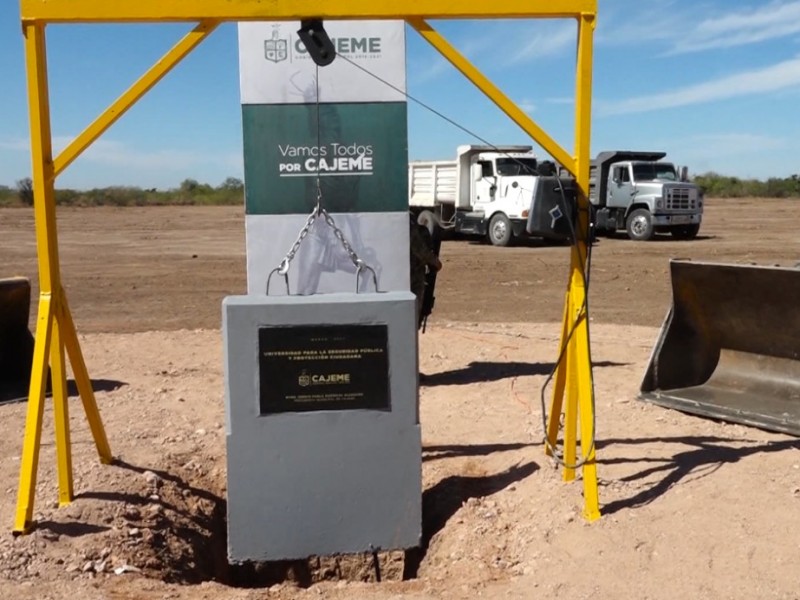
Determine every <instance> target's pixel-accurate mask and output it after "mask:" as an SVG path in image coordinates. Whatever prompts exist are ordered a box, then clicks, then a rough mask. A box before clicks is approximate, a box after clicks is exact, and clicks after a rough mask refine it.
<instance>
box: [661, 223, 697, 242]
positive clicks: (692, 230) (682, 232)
mask: <svg viewBox="0 0 800 600" xmlns="http://www.w3.org/2000/svg"><path fill="white" fill-rule="evenodd" d="M699 231H700V223H694V224H693V225H680V226H678V227H673V228H672V229H670V230H669V232H670V234H672V237H674V238H675V239H676V240H693V239H694V238H696V237H697V233H698V232H699Z"/></svg>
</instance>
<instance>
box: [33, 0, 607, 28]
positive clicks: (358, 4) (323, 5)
mask: <svg viewBox="0 0 800 600" xmlns="http://www.w3.org/2000/svg"><path fill="white" fill-rule="evenodd" d="M20 8H21V14H22V18H23V20H28V19H32V20H41V21H46V22H51V23H52V22H72V23H75V22H97V21H103V22H134V21H138V22H143V21H199V20H201V19H220V20H224V21H270V20H285V19H301V18H307V17H320V18H323V19H404V18H411V17H423V18H425V17H427V18H430V19H453V18H455V19H474V18H484V17H487V16H495V17H498V18H504V19H511V18H526V17H545V18H564V17H577V16H578V15H580V14H581V13H586V12H592V13H594V12H596V11H597V2H596V0H547V1H539V2H536V1H534V0H503V1H502V2H493V3H487V2H485V1H484V0H459V1H458V2H454V1H453V0H406V1H405V2H395V1H390V0H338V1H337V0H328V1H327V2H320V0H268V1H265V0H235V1H232V0H113V2H112V1H109V0H21V2H20Z"/></svg>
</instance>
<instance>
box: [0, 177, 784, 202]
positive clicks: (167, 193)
mask: <svg viewBox="0 0 800 600" xmlns="http://www.w3.org/2000/svg"><path fill="white" fill-rule="evenodd" d="M693 181H694V183H696V184H697V185H699V186H700V187H701V188H702V189H703V191H704V192H705V195H706V197H708V198H745V197H751V198H800V175H792V176H791V177H785V178H779V177H772V178H770V179H767V180H766V181H761V180H759V179H739V178H738V177H728V176H726V175H720V174H718V173H703V174H701V175H695V176H694V179H693ZM56 203H57V204H60V205H64V206H166V205H181V204H183V205H223V204H227V205H237V204H244V184H243V183H242V181H241V180H240V179H237V178H235V177H228V178H227V179H226V180H225V181H223V182H222V183H221V184H220V185H218V186H217V187H212V186H210V185H208V184H206V183H199V182H198V181H196V180H194V179H186V180H184V181H183V183H181V185H180V187H178V188H175V189H171V190H163V191H159V190H155V189H142V188H138V187H122V186H119V187H107V188H97V189H93V190H86V191H79V190H68V189H67V190H56ZM32 204H33V187H32V185H31V180H30V179H29V178H26V179H20V180H19V181H17V183H16V186H15V187H14V188H11V187H9V186H6V185H0V206H31V205H32Z"/></svg>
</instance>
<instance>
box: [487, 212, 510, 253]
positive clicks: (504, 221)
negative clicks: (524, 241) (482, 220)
mask: <svg viewBox="0 0 800 600" xmlns="http://www.w3.org/2000/svg"><path fill="white" fill-rule="evenodd" d="M488 235H489V241H490V242H492V245H493V246H508V245H509V244H510V243H511V240H512V238H513V237H514V231H513V230H512V229H511V221H509V220H508V217H507V216H505V215H504V214H503V213H497V214H496V215H495V216H493V217H492V220H491V221H489V231H488Z"/></svg>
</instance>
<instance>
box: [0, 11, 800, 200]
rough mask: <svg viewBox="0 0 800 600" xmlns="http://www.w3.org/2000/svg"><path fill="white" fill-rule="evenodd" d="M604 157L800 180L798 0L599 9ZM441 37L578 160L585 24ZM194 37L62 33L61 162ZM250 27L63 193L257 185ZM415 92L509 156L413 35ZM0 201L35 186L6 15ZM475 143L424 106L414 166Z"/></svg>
mask: <svg viewBox="0 0 800 600" xmlns="http://www.w3.org/2000/svg"><path fill="white" fill-rule="evenodd" d="M599 10H600V14H599V20H598V27H597V30H596V32H595V65H594V86H593V119H592V151H593V153H596V152H598V151H601V150H608V149H623V148H624V149H642V150H666V151H667V152H668V153H669V157H670V158H671V159H672V160H673V161H674V162H676V163H679V164H686V165H689V167H690V170H691V171H692V172H695V173H697V172H706V171H711V170H713V171H717V172H720V173H724V174H729V175H736V176H739V177H758V178H766V177H770V176H778V177H785V176H788V175H791V174H793V173H799V172H800V115H799V114H798V113H800V111H799V110H798V108H800V0H775V1H772V2H737V3H735V4H733V3H730V2H727V1H723V0H714V1H710V0H709V1H706V2H702V1H701V2H694V1H689V0H674V1H661V2H658V3H655V2H641V1H638V0H599ZM434 25H435V27H437V29H439V31H441V32H442V33H443V34H444V35H445V36H446V37H447V38H448V39H449V40H450V41H451V42H452V43H453V44H454V45H455V46H456V47H458V48H459V49H460V50H461V51H462V52H464V53H465V54H466V55H467V56H468V57H469V58H470V59H472V60H473V61H474V62H475V64H476V65H477V66H478V67H479V68H481V69H482V70H483V71H484V73H486V74H487V75H488V76H489V77H490V78H491V79H492V80H493V81H494V82H495V83H497V84H498V85H499V86H500V87H501V88H502V89H503V90H504V91H505V92H506V93H507V94H508V95H509V96H510V97H511V98H512V99H513V100H515V101H516V102H517V103H518V104H519V105H520V106H521V107H523V109H524V110H526V111H527V112H528V113H529V114H530V115H531V116H532V117H533V118H534V119H535V120H536V121H537V122H538V123H539V124H540V125H542V126H543V127H544V128H545V130H547V131H548V133H550V135H551V136H553V137H554V138H555V139H556V140H557V141H558V142H559V143H561V145H562V146H564V147H565V148H566V149H567V150H568V151H571V150H572V148H573V131H574V130H573V119H574V116H573V115H574V109H573V106H572V97H573V93H574V57H575V34H576V25H575V23H574V21H571V20H552V21H466V22H465V21H460V22H454V21H450V22H437V23H434ZM190 27H191V26H190V25H187V24H170V25H161V24H160V25H124V26H123V25H105V24H103V25H63V26H49V27H48V28H47V43H48V70H49V73H50V95H51V106H52V120H53V137H54V146H55V147H56V148H57V149H58V148H62V147H63V146H64V145H65V144H66V143H67V142H68V141H69V140H70V139H72V138H73V137H74V136H75V135H76V134H78V133H79V132H80V131H81V130H82V129H83V128H84V127H85V126H86V125H87V124H88V123H90V122H91V120H93V119H94V118H95V117H96V116H98V115H99V114H100V112H102V110H104V109H105V108H106V107H107V106H108V104H109V103H111V102H112V101H113V100H114V99H115V98H116V97H117V96H118V95H119V94H120V93H121V92H122V91H124V89H125V88H126V87H127V86H128V85H130V83H132V82H133V81H134V80H135V78H136V77H138V76H139V75H140V74H141V73H142V72H143V71H144V70H145V69H147V68H148V67H149V66H150V65H151V64H152V63H153V62H154V61H155V60H156V59H157V58H158V57H159V56H161V55H162V54H163V53H164V52H165V51H166V50H167V49H168V48H169V47H170V46H171V45H172V44H173V43H174V42H175V41H177V39H179V38H180V37H181V36H182V35H183V33H184V32H185V31H187V30H188V29H190ZM237 52H238V50H237V43H236V25H235V24H225V25H224V26H222V27H221V28H220V29H218V30H217V31H216V32H215V33H214V34H213V35H212V36H211V37H210V38H209V39H208V40H206V41H205V42H204V43H203V44H202V45H201V46H200V47H199V48H198V49H197V50H195V51H194V52H193V53H192V54H190V55H189V56H188V57H187V58H186V59H185V60H184V61H183V62H182V63H181V64H180V65H178V66H177V67H176V69H175V70H173V71H172V72H171V73H170V74H169V75H168V76H167V77H166V78H165V79H164V80H163V81H162V82H161V83H160V84H158V86H156V88H155V89H153V90H152V91H151V92H150V93H149V94H148V95H147V96H145V98H143V99H142V100H141V101H140V102H139V103H137V104H136V105H135V106H134V107H133V109H132V110H131V111H130V112H129V113H128V114H126V115H125V116H124V117H123V118H122V119H121V120H120V121H119V122H118V123H117V124H116V125H114V126H113V127H112V128H111V129H110V130H109V131H108V132H107V133H106V134H105V135H104V136H103V137H102V138H101V139H100V140H98V142H96V143H95V145H94V146H93V147H92V148H90V149H89V150H88V151H87V153H85V154H84V155H82V156H81V157H80V158H79V159H78V160H77V161H76V162H75V163H73V165H72V166H70V167H69V168H68V169H67V170H66V171H65V172H64V174H63V175H61V176H60V177H59V179H58V181H57V186H58V187H73V188H79V189H85V188H90V187H102V186H107V185H135V186H141V187H146V188H150V187H157V188H159V189H165V188H170V187H176V186H178V185H179V184H180V182H181V181H182V180H184V179H186V178H193V179H197V180H199V181H201V182H205V183H210V184H212V185H218V184H219V183H221V182H222V181H223V180H224V179H225V178H226V177H228V176H234V177H242V172H243V168H242V149H241V143H242V132H241V110H240V103H239V83H238V57H237ZM407 61H408V91H409V93H410V94H411V95H412V96H414V97H416V98H419V99H420V100H422V101H424V102H425V103H427V104H429V105H431V106H432V107H434V108H436V109H437V110H438V111H440V112H442V113H444V114H446V115H448V116H449V117H451V118H453V119H454V120H456V121H458V122H460V123H462V124H463V125H465V126H466V127H467V128H468V129H470V130H472V131H474V132H476V133H477V134H479V135H480V136H481V137H483V138H485V139H487V140H489V141H490V142H492V143H495V144H504V143H526V142H527V139H526V136H525V134H524V133H523V132H521V131H520V130H519V129H518V128H517V127H516V125H514V124H513V123H512V122H510V121H509V120H508V118H507V117H505V115H503V114H502V113H501V112H500V111H499V110H498V109H496V108H495V107H494V106H493V105H492V104H491V103H490V102H489V101H487V100H486V99H485V98H484V97H483V96H482V94H481V93H480V92H478V91H477V90H476V89H475V88H474V87H473V86H472V84H471V83H469V82H468V81H466V80H465V79H464V78H463V77H462V76H461V75H460V74H459V73H457V72H456V71H455V70H454V69H453V68H452V67H450V66H449V64H447V63H446V62H445V61H444V60H443V59H441V58H440V57H439V56H438V54H437V53H436V52H435V51H434V50H432V49H431V48H430V47H429V46H427V44H426V43H425V42H424V41H422V40H421V39H420V38H419V37H418V36H417V34H416V33H415V32H413V31H411V30H409V31H408V34H407ZM0 76H1V77H2V79H1V80H2V93H0V185H8V186H13V185H14V182H15V181H16V180H17V179H20V178H22V177H25V176H28V175H29V173H30V157H29V142H28V117H27V101H26V88H25V73H24V63H23V39H22V35H21V30H20V24H19V7H18V5H17V3H16V2H14V0H6V1H4V2H2V3H0ZM474 142H475V140H472V139H470V138H469V137H468V136H467V135H466V134H465V133H463V132H462V131H460V130H458V129H456V128H454V127H453V126H452V125H450V124H448V123H446V122H445V121H442V120H441V119H440V118H439V117H437V116H435V115H432V114H430V113H429V112H427V111H426V110H425V109H422V108H420V107H418V106H416V105H414V104H413V103H411V104H410V105H409V153H410V158H412V159H428V158H439V159H444V158H448V157H450V156H453V155H454V153H455V147H456V146H457V145H459V144H464V143H474Z"/></svg>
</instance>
